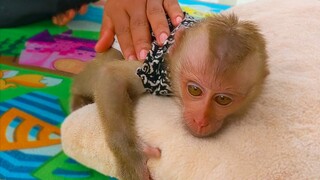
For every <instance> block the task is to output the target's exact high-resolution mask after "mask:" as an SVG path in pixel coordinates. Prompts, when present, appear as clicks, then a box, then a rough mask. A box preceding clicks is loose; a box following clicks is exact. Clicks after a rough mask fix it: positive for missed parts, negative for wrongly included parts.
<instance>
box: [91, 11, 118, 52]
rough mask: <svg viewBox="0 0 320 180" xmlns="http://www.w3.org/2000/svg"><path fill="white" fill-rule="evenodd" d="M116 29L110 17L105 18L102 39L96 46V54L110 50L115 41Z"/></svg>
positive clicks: (105, 16) (101, 31) (101, 33)
mask: <svg viewBox="0 0 320 180" xmlns="http://www.w3.org/2000/svg"><path fill="white" fill-rule="evenodd" d="M113 29H114V27H113V24H112V21H111V19H110V17H109V16H108V15H104V16H103V20H102V25H101V30H100V38H99V40H98V42H97V44H96V45H95V50H96V52H100V53H101V52H104V51H106V50H108V49H109V48H110V47H111V45H112V43H113V40H114V30H113Z"/></svg>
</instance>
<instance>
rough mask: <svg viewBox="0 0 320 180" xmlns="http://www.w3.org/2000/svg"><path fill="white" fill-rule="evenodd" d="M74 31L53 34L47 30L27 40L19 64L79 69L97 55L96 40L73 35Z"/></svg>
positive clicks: (57, 68)
mask: <svg viewBox="0 0 320 180" xmlns="http://www.w3.org/2000/svg"><path fill="white" fill-rule="evenodd" d="M71 35H72V31H71V30H69V31H66V32H64V33H62V34H60V35H59V34H58V35H51V34H50V33H49V31H47V30H45V31H43V32H41V33H39V34H37V35H35V36H33V37H31V38H30V39H28V41H27V42H26V49H24V50H23V51H22V52H21V54H20V57H19V64H22V65H31V66H37V67H43V68H47V69H52V70H60V71H65V72H71V73H73V71H78V67H79V66H83V65H81V63H83V62H87V61H90V60H92V59H93V58H94V57H95V56H96V52H95V50H94V46H95V44H96V41H95V40H91V39H83V38H77V37H72V36H71ZM61 60H62V61H63V63H59V61H61Z"/></svg>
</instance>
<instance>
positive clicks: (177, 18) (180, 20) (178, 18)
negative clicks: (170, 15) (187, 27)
mask: <svg viewBox="0 0 320 180" xmlns="http://www.w3.org/2000/svg"><path fill="white" fill-rule="evenodd" d="M181 22H182V18H181V17H180V16H178V17H176V23H177V24H180V23H181Z"/></svg>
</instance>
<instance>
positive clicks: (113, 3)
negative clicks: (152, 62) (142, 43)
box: [104, 0, 137, 60]
mask: <svg viewBox="0 0 320 180" xmlns="http://www.w3.org/2000/svg"><path fill="white" fill-rule="evenodd" d="M130 5H131V3H130V1H126V0H122V1H119V0H108V1H107V3H106V5H105V9H104V10H105V12H106V13H105V14H106V15H107V16H109V17H110V21H111V23H113V26H114V32H115V34H116V36H117V38H118V41H119V44H120V48H121V51H122V54H123V56H124V57H125V59H128V60H136V59H137V57H136V53H135V49H134V46H133V43H132V37H131V31H130V17H129V15H128V13H127V11H126V9H127V8H126V6H130ZM106 15H104V16H106Z"/></svg>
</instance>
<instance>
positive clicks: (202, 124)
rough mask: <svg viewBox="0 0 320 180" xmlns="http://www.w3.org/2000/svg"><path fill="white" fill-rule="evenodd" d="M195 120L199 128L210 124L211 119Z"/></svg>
mask: <svg viewBox="0 0 320 180" xmlns="http://www.w3.org/2000/svg"><path fill="white" fill-rule="evenodd" d="M193 122H194V123H195V124H196V125H198V126H199V128H203V127H206V126H208V125H209V121H208V120H207V119H204V118H202V119H193Z"/></svg>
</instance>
